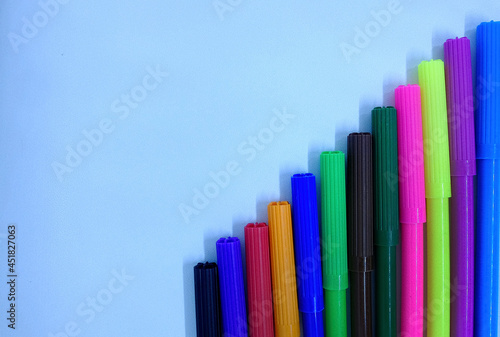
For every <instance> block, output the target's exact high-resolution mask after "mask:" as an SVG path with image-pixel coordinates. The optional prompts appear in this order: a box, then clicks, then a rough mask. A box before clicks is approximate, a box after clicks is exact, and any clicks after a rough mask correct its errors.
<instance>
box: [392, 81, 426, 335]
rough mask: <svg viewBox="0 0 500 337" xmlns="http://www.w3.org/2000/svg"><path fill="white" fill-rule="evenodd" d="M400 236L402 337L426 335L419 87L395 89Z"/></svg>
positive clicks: (422, 171) (422, 170) (423, 197)
mask: <svg viewBox="0 0 500 337" xmlns="http://www.w3.org/2000/svg"><path fill="white" fill-rule="evenodd" d="M394 93H395V100H396V111H397V122H398V170H399V219H400V220H399V221H400V223H401V226H400V235H401V336H406V337H422V336H423V333H424V321H423V319H424V223H425V222H426V221H427V219H426V210H425V182H424V147H423V140H422V109H421V104H420V87H419V86H418V85H416V84H413V85H406V86H404V85H401V86H399V87H397V88H396V90H395V92H394Z"/></svg>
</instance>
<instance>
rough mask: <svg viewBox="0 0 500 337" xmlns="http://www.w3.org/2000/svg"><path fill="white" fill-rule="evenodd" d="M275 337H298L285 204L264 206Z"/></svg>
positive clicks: (289, 218)
mask: <svg viewBox="0 0 500 337" xmlns="http://www.w3.org/2000/svg"><path fill="white" fill-rule="evenodd" d="M267 213H268V218H269V244H270V246H271V247H270V248H271V249H270V251H271V277H272V283H273V302H274V329H275V333H276V337H299V336H300V324H299V307H298V302H297V281H296V278H295V258H294V255H293V236H292V213H291V208H290V204H289V203H288V202H287V201H279V202H271V203H270V204H269V205H268V206H267Z"/></svg>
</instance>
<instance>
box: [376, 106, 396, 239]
mask: <svg viewBox="0 0 500 337" xmlns="http://www.w3.org/2000/svg"><path fill="white" fill-rule="evenodd" d="M372 134H373V177H374V179H373V189H374V196H373V201H374V206H373V215H374V217H373V222H374V226H375V233H374V244H375V245H378V246H397V245H398V244H399V209H398V200H399V198H398V129H397V118H396V109H394V108H393V107H377V108H375V109H373V110H372Z"/></svg>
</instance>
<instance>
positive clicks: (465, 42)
mask: <svg viewBox="0 0 500 337" xmlns="http://www.w3.org/2000/svg"><path fill="white" fill-rule="evenodd" d="M444 68H445V75H446V98H447V103H448V132H449V139H450V169H451V199H450V252H451V254H450V258H451V263H450V268H451V269H450V275H451V280H452V281H453V282H452V283H453V285H454V286H457V287H458V288H459V289H461V291H457V292H456V294H455V297H456V298H455V300H454V301H452V302H451V335H452V336H455V337H472V335H473V333H474V176H475V175H476V150H475V146H476V145H475V144H476V143H475V139H474V101H473V95H472V65H471V51H470V41H469V39H468V38H466V37H462V38H460V39H459V38H456V39H449V40H447V41H446V42H445V43H444Z"/></svg>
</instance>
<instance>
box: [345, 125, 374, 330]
mask: <svg viewBox="0 0 500 337" xmlns="http://www.w3.org/2000/svg"><path fill="white" fill-rule="evenodd" d="M372 169H373V166H372V136H371V134H369V133H351V134H350V135H349V136H348V137H347V247H348V254H349V260H348V262H349V265H348V267H349V282H350V295H351V334H352V336H355V337H371V336H372V335H373V328H372V277H373V174H372V172H373V171H372Z"/></svg>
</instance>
